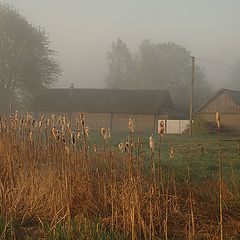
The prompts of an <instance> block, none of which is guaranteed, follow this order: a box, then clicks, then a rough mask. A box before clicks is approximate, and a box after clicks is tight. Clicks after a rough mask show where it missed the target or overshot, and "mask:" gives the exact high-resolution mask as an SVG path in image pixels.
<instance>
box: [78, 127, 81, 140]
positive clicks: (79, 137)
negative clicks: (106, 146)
mask: <svg viewBox="0 0 240 240" xmlns="http://www.w3.org/2000/svg"><path fill="white" fill-rule="evenodd" d="M77 139H78V140H80V139H81V130H80V129H79V128H78V130H77Z"/></svg>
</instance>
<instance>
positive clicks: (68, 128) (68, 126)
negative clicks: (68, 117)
mask: <svg viewBox="0 0 240 240" xmlns="http://www.w3.org/2000/svg"><path fill="white" fill-rule="evenodd" d="M67 131H68V132H69V133H70V132H71V127H70V123H68V124H67Z"/></svg>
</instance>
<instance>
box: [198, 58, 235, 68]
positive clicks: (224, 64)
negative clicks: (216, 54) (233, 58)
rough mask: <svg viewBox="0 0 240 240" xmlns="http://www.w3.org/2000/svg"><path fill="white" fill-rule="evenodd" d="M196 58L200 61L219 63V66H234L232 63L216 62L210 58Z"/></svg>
mask: <svg viewBox="0 0 240 240" xmlns="http://www.w3.org/2000/svg"><path fill="white" fill-rule="evenodd" d="M196 59H197V60H200V61H204V62H208V63H212V64H217V65H221V66H224V67H229V68H234V66H233V65H230V64H227V63H222V62H216V61H212V60H208V59H204V58H197V57H196Z"/></svg>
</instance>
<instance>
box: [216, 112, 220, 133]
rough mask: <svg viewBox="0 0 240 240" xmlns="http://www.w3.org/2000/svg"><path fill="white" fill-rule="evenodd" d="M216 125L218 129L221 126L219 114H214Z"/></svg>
mask: <svg viewBox="0 0 240 240" xmlns="http://www.w3.org/2000/svg"><path fill="white" fill-rule="evenodd" d="M216 123H217V127H218V129H219V128H220V126H221V116H220V113H219V112H216Z"/></svg>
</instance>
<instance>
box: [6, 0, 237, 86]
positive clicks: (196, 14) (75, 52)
mask: <svg viewBox="0 0 240 240" xmlns="http://www.w3.org/2000/svg"><path fill="white" fill-rule="evenodd" d="M7 2H8V3H9V4H12V5H14V6H15V7H16V8H18V9H19V11H20V13H21V14H22V15H23V16H25V17H26V18H27V19H28V21H29V22H32V23H33V24H34V25H36V26H38V25H39V26H42V27H44V28H45V30H46V31H47V32H49V38H50V40H51V46H52V47H53V48H54V49H56V50H57V51H58V52H59V54H58V58H59V60H60V61H61V62H62V65H63V70H64V73H63V75H62V76H61V79H60V81H59V83H57V86H58V87H68V86H69V85H70V83H74V85H75V86H76V87H89V88H93V87H94V88H97V87H99V88H101V87H104V80H105V77H106V75H107V72H108V65H107V59H106V55H107V52H108V51H109V49H110V47H111V43H112V42H113V41H115V40H116V39H117V38H121V39H122V40H123V41H124V42H126V43H127V45H128V47H129V49H130V50H131V51H132V52H134V51H136V50H137V47H138V45H139V44H140V42H141V41H143V40H144V39H150V40H151V41H152V42H153V43H160V42H165V41H166V42H168V41H172V42H175V43H177V44H180V45H183V46H185V47H186V48H187V49H188V50H190V51H191V52H192V55H194V56H196V57H198V58H203V59H208V60H213V61H217V62H223V63H227V64H230V65H234V64H235V63H236V61H237V60H238V59H239V58H240V44H239V42H240V32H239V31H238V30H239V23H240V15H239V9H240V1H238V0H229V1H226V0H212V1H208V0H202V1H196V0H183V1H179V0H172V1H167V0H165V1H164V0H151V1H144V0H132V1H128V0H122V1H113V0H102V1H82V0H80V1H76V0H75V1H73V0H71V1H70V0H69V1H57V0H51V1H48V0H41V1H38V0H9V1H7ZM197 63H198V64H200V65H201V66H204V67H205V72H206V79H207V80H208V81H209V82H211V83H212V84H213V85H214V86H216V87H222V86H225V85H227V81H228V80H229V78H230V73H231V69H230V68H229V67H225V66H223V65H215V64H212V63H208V62H204V61H200V60H197Z"/></svg>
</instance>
